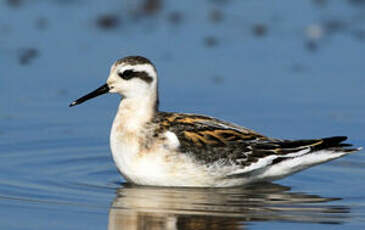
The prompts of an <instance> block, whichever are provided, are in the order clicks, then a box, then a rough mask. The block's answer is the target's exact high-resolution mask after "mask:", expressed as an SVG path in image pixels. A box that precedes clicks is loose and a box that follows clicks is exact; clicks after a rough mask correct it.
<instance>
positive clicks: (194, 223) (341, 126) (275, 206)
mask: <svg viewBox="0 0 365 230" xmlns="http://www.w3.org/2000/svg"><path fill="white" fill-rule="evenodd" d="M146 2H148V4H147V3H146ZM146 2H144V1H138V2H134V1H117V0H115V1H108V2H107V3H106V1H84V0H53V1H42V0H29V1H25V0H6V1H5V0H4V1H1V2H0V158H1V160H0V227H1V229H50V228H52V229H80V228H87V229H107V228H108V229H121V228H123V229H161V228H165V229H173V228H178V229H273V228H274V229H276V228H280V229H292V228H296V229H307V228H309V227H313V228H316V229H361V228H364V226H365V224H364V223H365V222H364V221H365V203H364V201H365V199H364V193H363V192H362V191H364V189H365V185H364V182H363V181H364V179H365V173H364V166H365V160H364V154H363V151H362V152H359V153H356V154H353V155H350V156H347V157H345V158H342V159H339V160H336V161H334V162H331V163H327V164H324V165H320V166H317V167H315V168H312V169H309V170H307V171H304V172H301V173H299V174H296V175H293V176H291V177H289V178H287V179H283V180H280V181H277V182H275V184H259V185H252V186H249V187H245V188H241V187H240V188H231V189H217V190H211V189H167V188H164V189H162V188H146V187H137V186H131V185H126V184H124V180H123V178H122V177H120V175H119V174H118V172H117V170H116V169H115V166H114V164H113V161H112V158H111V153H110V150H109V143H108V142H109V137H108V136H109V129H110V126H111V122H112V119H113V116H114V113H115V110H116V107H117V103H118V101H119V98H118V96H116V95H113V96H103V97H100V98H97V99H95V100H92V101H90V102H87V103H85V104H83V105H81V106H79V107H75V108H72V109H70V108H68V107H67V105H68V104H69V103H70V102H71V101H72V100H73V99H75V98H78V97H79V96H82V95H84V94H85V93H87V92H89V91H91V90H93V89H95V88H97V87H98V86H99V85H101V84H103V83H104V81H105V79H106V77H107V74H108V70H109V66H110V65H111V64H112V62H113V61H114V60H115V59H116V58H119V57H122V56H126V55H132V54H140V55H144V56H146V57H149V58H150V59H151V60H152V61H153V62H154V63H155V64H156V66H157V68H158V71H159V75H160V80H161V81H160V96H161V109H162V110H167V111H177V112H195V113H203V114H209V115H212V116H217V117H219V118H221V119H224V120H229V121H233V122H235V123H239V124H244V125H245V126H247V127H249V128H253V129H255V130H257V131H259V132H261V133H265V134H267V135H269V136H274V137H279V138H311V137H321V136H331V135H348V136H349V137H350V142H351V143H353V144H355V145H356V146H365V136H364V131H363V130H364V127H365V126H364V124H365V119H364V117H365V109H364V100H363V98H365V90H364V89H365V84H364V79H363V78H364V76H363V75H364V73H365V66H364V64H363V60H364V58H365V55H364V54H365V43H364V41H365V40H364V39H365V16H364V15H365V14H364V13H365V5H364V4H363V1H301V2H293V1H289V0H288V1H283V2H282V3H281V4H280V5H277V4H273V3H274V2H273V1H233V0H231V1H225V0H214V1H213V0H212V1H208V0H206V1H198V2H196V1H194V4H193V1H191V2H190V1H180V2H172V1H146Z"/></svg>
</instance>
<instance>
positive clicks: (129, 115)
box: [115, 92, 158, 132]
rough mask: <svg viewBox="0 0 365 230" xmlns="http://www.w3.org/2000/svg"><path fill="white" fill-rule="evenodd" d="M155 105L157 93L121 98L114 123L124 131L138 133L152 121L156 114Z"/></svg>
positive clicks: (156, 103)
mask: <svg viewBox="0 0 365 230" xmlns="http://www.w3.org/2000/svg"><path fill="white" fill-rule="evenodd" d="M157 105H158V96H157V92H155V93H151V94H149V95H142V96H134V97H129V98H128V97H126V98H123V99H122V101H121V102H120V105H119V108H118V112H117V115H116V118H115V119H116V122H117V123H118V125H119V126H120V127H123V129H124V130H126V131H132V132H134V131H138V130H140V129H141V128H143V126H144V124H146V123H147V122H149V121H151V120H152V118H153V116H154V115H155V113H156V112H157Z"/></svg>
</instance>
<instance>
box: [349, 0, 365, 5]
mask: <svg viewBox="0 0 365 230" xmlns="http://www.w3.org/2000/svg"><path fill="white" fill-rule="evenodd" d="M347 1H348V3H350V4H353V5H360V4H364V3H365V0H347Z"/></svg>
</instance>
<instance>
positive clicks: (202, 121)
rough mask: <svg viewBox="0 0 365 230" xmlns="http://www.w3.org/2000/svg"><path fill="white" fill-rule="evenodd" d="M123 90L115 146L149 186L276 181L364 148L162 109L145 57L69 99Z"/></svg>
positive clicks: (118, 159)
mask: <svg viewBox="0 0 365 230" xmlns="http://www.w3.org/2000/svg"><path fill="white" fill-rule="evenodd" d="M106 93H117V94H119V95H121V101H120V104H119V107H118V111H117V113H116V115H115V118H114V121H113V124H112V128H111V133H110V148H111V152H112V156H113V160H114V162H115V165H116V167H117V169H118V170H119V172H120V174H121V175H122V176H123V177H124V178H125V180H126V181H127V182H130V183H132V184H137V185H146V186H168V187H208V188H214V187H234V186H244V185H247V184H251V183H257V182H264V181H273V180H278V179H281V178H284V177H286V176H288V175H291V174H293V173H297V172H299V171H302V170H304V169H306V168H309V167H312V166H314V165H318V164H321V163H324V162H328V161H331V160H334V159H337V158H340V157H342V156H345V155H348V154H350V153H353V152H356V151H359V150H360V149H361V148H354V147H351V146H352V145H351V144H346V143H344V141H345V140H346V139H347V137H346V136H333V137H325V138H316V139H300V140H287V139H278V138H271V137H268V136H265V135H263V134H260V133H258V132H256V131H254V130H251V129H248V128H245V127H243V126H240V125H237V124H234V123H230V122H226V121H223V120H220V119H217V118H214V117H211V116H206V115H201V114H192V113H175V112H163V111H160V110H159V96H158V75H157V70H156V67H155V66H154V64H152V62H151V61H150V60H149V59H147V58H145V57H142V56H127V57H124V58H121V59H118V60H117V61H116V62H115V63H114V64H113V65H112V66H111V69H110V73H109V76H108V78H107V81H106V83H105V84H104V85H102V86H101V87H99V88H97V89H96V90H94V91H92V92H91V93H89V94H86V95H85V96H83V97H80V98H79V99H77V100H75V101H74V102H72V103H71V104H70V105H69V106H70V107H72V106H75V105H79V104H81V103H83V102H85V101H87V100H89V99H92V98H94V97H96V96H99V95H102V94H106Z"/></svg>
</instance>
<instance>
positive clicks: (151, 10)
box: [141, 0, 162, 15]
mask: <svg viewBox="0 0 365 230" xmlns="http://www.w3.org/2000/svg"><path fill="white" fill-rule="evenodd" d="M141 9H142V12H143V14H145V15H153V14H157V13H158V12H159V11H160V10H161V9H162V0H144V1H143V4H142V8H141Z"/></svg>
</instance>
